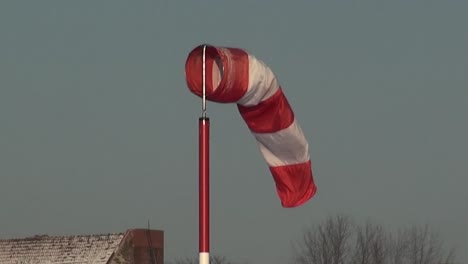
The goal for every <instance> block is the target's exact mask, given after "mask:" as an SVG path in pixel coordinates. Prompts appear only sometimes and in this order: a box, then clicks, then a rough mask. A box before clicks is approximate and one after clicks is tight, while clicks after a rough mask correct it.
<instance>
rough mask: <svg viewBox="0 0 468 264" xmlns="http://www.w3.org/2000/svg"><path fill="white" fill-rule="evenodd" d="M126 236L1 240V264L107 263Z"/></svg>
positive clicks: (36, 237) (102, 235) (37, 237)
mask: <svg viewBox="0 0 468 264" xmlns="http://www.w3.org/2000/svg"><path fill="white" fill-rule="evenodd" d="M124 236H125V234H124V233H118V234H99V235H76V236H56V237H53V236H47V235H44V236H34V237H28V238H19V239H0V263H2V264H105V263H107V262H108V260H109V259H110V257H111V256H112V254H113V253H114V251H115V250H116V249H117V248H118V247H119V244H120V243H121V241H122V239H123V238H124Z"/></svg>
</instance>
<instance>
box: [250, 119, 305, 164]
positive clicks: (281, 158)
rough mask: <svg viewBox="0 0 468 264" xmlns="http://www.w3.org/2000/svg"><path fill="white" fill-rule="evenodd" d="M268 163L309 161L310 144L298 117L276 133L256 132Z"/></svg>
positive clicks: (255, 134)
mask: <svg viewBox="0 0 468 264" xmlns="http://www.w3.org/2000/svg"><path fill="white" fill-rule="evenodd" d="M254 136H255V138H256V139H257V141H258V144H259V148H260V151H261V152H262V154H263V157H264V158H265V160H266V162H267V163H268V165H270V166H272V167H275V166H283V165H292V164H298V163H304V162H307V161H309V159H310V156H309V144H308V143H307V140H306V138H305V136H304V133H303V132H302V129H301V127H300V126H299V123H298V122H297V120H296V119H294V121H293V123H292V124H291V125H290V126H289V127H288V128H285V129H283V130H280V131H278V132H275V133H261V134H260V133H254Z"/></svg>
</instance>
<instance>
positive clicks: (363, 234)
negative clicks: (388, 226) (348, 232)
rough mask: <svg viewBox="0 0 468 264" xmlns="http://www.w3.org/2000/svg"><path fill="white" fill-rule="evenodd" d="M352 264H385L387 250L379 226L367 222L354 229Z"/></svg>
mask: <svg viewBox="0 0 468 264" xmlns="http://www.w3.org/2000/svg"><path fill="white" fill-rule="evenodd" d="M355 232H356V233H355V238H356V242H355V244H354V250H353V258H352V261H351V263H352V264H386V263H388V262H387V259H388V258H387V255H388V249H387V247H386V242H387V238H386V234H385V232H384V230H383V227H382V226H380V225H375V224H372V223H371V222H367V223H366V224H365V225H364V226H356V228H355Z"/></svg>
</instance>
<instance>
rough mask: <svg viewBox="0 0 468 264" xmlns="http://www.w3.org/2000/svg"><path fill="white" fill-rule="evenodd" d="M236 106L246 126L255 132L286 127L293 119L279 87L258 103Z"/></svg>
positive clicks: (268, 131) (292, 114) (289, 107)
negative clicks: (271, 94)
mask: <svg viewBox="0 0 468 264" xmlns="http://www.w3.org/2000/svg"><path fill="white" fill-rule="evenodd" d="M237 107H238V108H239V112H240V114H241V116H242V118H244V120H245V122H246V123H247V126H248V127H249V128H250V130H251V131H252V132H255V133H273V132H277V131H279V130H282V129H285V128H288V127H289V126H290V125H291V124H292V122H293V121H294V113H293V111H292V109H291V106H290V105H289V102H288V100H287V99H286V97H285V96H284V94H283V91H282V89H281V87H280V88H279V89H278V91H276V93H275V94H274V95H273V96H271V97H270V98H268V99H267V100H265V101H262V102H260V103H259V104H258V105H254V106H242V105H237Z"/></svg>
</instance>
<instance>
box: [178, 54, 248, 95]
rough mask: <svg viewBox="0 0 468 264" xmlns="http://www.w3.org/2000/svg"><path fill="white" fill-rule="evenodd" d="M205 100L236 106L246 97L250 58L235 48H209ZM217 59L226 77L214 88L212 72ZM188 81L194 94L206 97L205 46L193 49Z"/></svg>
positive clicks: (188, 67)
mask: <svg viewBox="0 0 468 264" xmlns="http://www.w3.org/2000/svg"><path fill="white" fill-rule="evenodd" d="M205 55H206V56H205V58H206V62H205V66H206V72H205V73H206V75H205V77H206V98H207V99H208V100H210V101H214V102H218V103H235V102H237V101H238V100H239V99H241V98H242V96H244V94H245V92H246V91H247V87H248V85H249V56H248V54H247V53H246V52H245V51H243V50H241V49H236V48H216V47H213V46H207V49H206V53H205ZM215 60H221V63H222V65H223V70H224V74H223V78H222V79H221V82H220V84H219V85H218V87H217V88H215V89H214V87H213V79H212V77H213V76H212V75H213V74H212V73H213V72H212V70H213V63H214V62H215ZM185 79H186V81H187V86H188V88H189V89H190V90H191V91H192V93H194V94H196V95H198V96H202V94H203V45H201V46H198V47H196V48H195V49H193V50H192V51H191V52H190V54H189V56H188V57H187V61H186V62H185Z"/></svg>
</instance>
